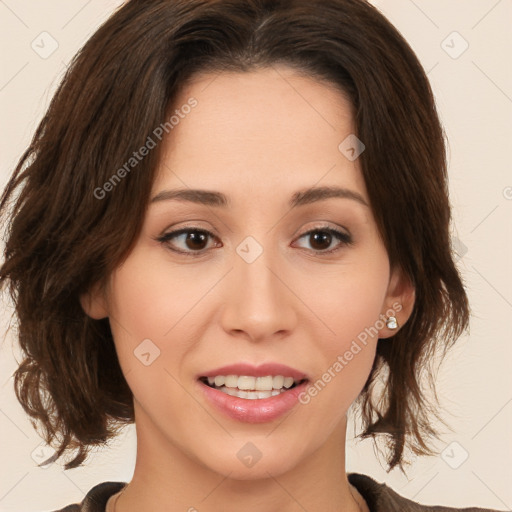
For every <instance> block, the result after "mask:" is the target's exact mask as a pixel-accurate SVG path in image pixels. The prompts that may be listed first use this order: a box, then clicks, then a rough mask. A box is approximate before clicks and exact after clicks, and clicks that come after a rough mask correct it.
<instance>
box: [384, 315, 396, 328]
mask: <svg viewBox="0 0 512 512" xmlns="http://www.w3.org/2000/svg"><path fill="white" fill-rule="evenodd" d="M386 327H387V328H388V329H397V328H398V322H397V321H396V317H394V316H389V317H388V319H387V320H386Z"/></svg>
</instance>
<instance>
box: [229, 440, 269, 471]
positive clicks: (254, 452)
mask: <svg viewBox="0 0 512 512" xmlns="http://www.w3.org/2000/svg"><path fill="white" fill-rule="evenodd" d="M236 456H237V457H238V460H239V461H240V462H241V463H242V464H243V465H244V466H247V467H248V468H252V467H253V466H254V465H255V464H256V463H257V462H258V461H259V460H260V459H261V457H262V456H263V454H262V453H261V451H260V450H259V449H258V447H257V446H256V445H254V444H253V443H251V442H250V441H249V442H248V443H245V444H244V446H242V448H240V450H238V452H237V454H236Z"/></svg>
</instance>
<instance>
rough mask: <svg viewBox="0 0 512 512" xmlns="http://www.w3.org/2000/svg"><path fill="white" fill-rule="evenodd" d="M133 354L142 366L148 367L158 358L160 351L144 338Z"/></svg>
mask: <svg viewBox="0 0 512 512" xmlns="http://www.w3.org/2000/svg"><path fill="white" fill-rule="evenodd" d="M133 354H134V355H135V357H136V358H137V359H138V360H139V361H140V362H141V363H142V364H143V365H144V366H149V365H150V364H153V361H154V360H155V359H157V358H158V357H159V356H160V349H159V348H158V347H157V346H156V345H155V344H154V343H153V342H152V341H151V340H150V339H149V338H146V339H145V340H142V342H141V343H139V344H138V345H137V347H136V348H135V350H134V351H133Z"/></svg>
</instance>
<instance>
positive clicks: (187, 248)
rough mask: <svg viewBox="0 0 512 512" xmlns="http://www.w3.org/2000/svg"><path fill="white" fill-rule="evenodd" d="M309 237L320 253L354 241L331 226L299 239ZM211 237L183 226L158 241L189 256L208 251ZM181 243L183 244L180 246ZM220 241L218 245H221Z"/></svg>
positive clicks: (335, 249) (207, 232)
mask: <svg viewBox="0 0 512 512" xmlns="http://www.w3.org/2000/svg"><path fill="white" fill-rule="evenodd" d="M307 237H309V238H310V240H311V241H312V249H311V250H312V251H314V252H317V253H320V254H330V253H333V252H335V251H338V250H340V249H341V248H342V247H343V246H346V245H350V244H352V243H353V240H352V237H351V236H350V235H349V234H348V233H344V232H343V231H339V230H337V229H334V228H330V227H321V228H316V229H312V230H310V231H308V232H306V233H304V234H302V235H301V236H300V237H299V240H301V239H303V238H307ZM209 239H216V240H218V239H217V237H216V236H215V235H214V234H213V233H211V232H210V231H207V230H204V229H199V228H190V227H188V228H182V229H178V230H176V231H171V232H169V233H165V234H164V235H162V236H160V237H158V238H156V240H157V241H158V242H160V243H161V244H163V245H165V246H166V247H168V248H169V249H170V250H171V251H173V252H177V253H180V254H185V255H187V256H201V255H202V254H203V253H204V252H206V251H207V250H208V249H209V247H208V240H209ZM335 240H338V241H339V243H338V245H337V246H335V247H334V248H333V249H329V247H330V246H331V244H332V243H333V241H335ZM180 244H181V246H180ZM220 246H221V244H220V242H219V243H218V244H217V247H220Z"/></svg>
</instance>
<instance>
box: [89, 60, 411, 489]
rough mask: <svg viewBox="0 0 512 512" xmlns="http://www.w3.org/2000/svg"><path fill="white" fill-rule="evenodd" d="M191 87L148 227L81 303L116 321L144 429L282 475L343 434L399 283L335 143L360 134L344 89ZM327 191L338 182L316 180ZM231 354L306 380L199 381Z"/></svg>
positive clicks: (214, 81)
mask: <svg viewBox="0 0 512 512" xmlns="http://www.w3.org/2000/svg"><path fill="white" fill-rule="evenodd" d="M190 98H194V99H195V101H196V102H197V104H196V105H195V106H194V107H193V108H190V109H189V108H183V109H182V110H181V111H180V112H181V116H180V117H179V122H178V123H176V124H175V125H174V127H173V128H172V132H171V133H170V136H169V137H168V139H167V140H166V141H165V143H166V146H165V154H164V158H163V160H162V162H161V167H160V169H159V173H158V176H157V178H156V180H155V183H154V186H153V192H152V198H153V200H152V201H151V203H150V204H149V207H148V209H147V214H146V217H145V220H144V225H143V228H142V231H141V233H140V237H139V238H138V241H137V243H136V245H135V246H134V248H133V250H132V252H131V253H130V255H129V256H128V258H127V259H126V261H125V262H124V263H123V264H122V265H121V266H120V267H118V268H117V269H116V271H115V272H114V273H113V274H112V276H111V278H110V281H109V284H108V287H107V292H106V295H104V296H103V295H101V296H98V297H96V298H95V300H94V301H93V302H92V303H93V304H94V305H93V306H90V307H89V309H88V313H89V314H91V316H95V317H98V318H99V317H101V316H109V318H110V324H111V328H112V332H113V336H114V340H115V345H116V349H117V353H118V356H119V360H120V364H121V367H122V369H123V372H124V374H125V376H126V380H127V382H128V384H129V386H130V388H131V390H132V391H133V394H134V403H135V410H136V424H137V432H138V436H139V437H140V439H139V442H142V443H150V442H151V441H149V439H150V438H151V439H153V440H154V439H158V443H159V446H160V447H161V449H162V451H165V450H167V449H168V450H169V451H171V452H173V453H180V454H181V455H182V456H183V457H185V458H187V460H189V461H193V462H194V463H197V464H199V465H200V466H202V467H204V468H206V469H209V470H212V471H215V472H218V473H221V474H227V473H228V472H231V476H232V477H234V478H240V479H250V478H258V477H261V476H262V475H265V474H266V472H267V471H268V472H270V473H272V474H274V475H277V474H280V473H282V472H284V471H287V470H290V469H292V468H293V467H295V466H297V465H298V464H300V463H301V462H303V461H304V460H307V458H308V457H311V456H312V454H313V453H315V452H318V450H320V449H321V448H322V447H323V446H327V445H328V443H329V442H330V440H332V439H333V438H334V436H336V435H337V434H338V433H339V432H340V431H341V429H342V427H343V426H344V423H345V414H346V412H347V410H348V408H349V406H350V405H351V403H352V402H353V401H354V400H355V399H356V397H357V396H358V395H359V393H360V391H361V389H362V387H363V385H364V383H365V381H366V379H367V377H368V374H369V372H370V369H371V367H372V363H373V360H374V356H375V348H376V343H377V338H378V337H381V338H385V337H388V336H390V335H392V334H393V332H394V331H391V330H389V329H388V328H387V327H386V326H385V325H384V322H383V321H382V319H383V318H384V316H383V315H385V314H386V312H387V314H388V315H389V314H392V313H393V309H392V308H395V309H394V311H395V313H396V314H395V316H396V317H397V318H398V321H399V323H401V324H403V323H404V322H405V320H406V317H405V315H406V314H407V308H406V307H404V297H403V295H402V294H403V290H404V288H403V286H401V281H400V276H399V275H398V274H396V273H394V272H391V270H390V266H389V260H388V256H387V253H386V250H385V248H384V245H383V243H382V240H381V239H380V237H379V233H378V231H377V227H376V224H375V220H374V218H373V215H372V212H371V209H370V206H369V205H370V203H369V198H368V195H367V191H366V187H365V183H364V180H363V177H362V174H361V170H360V168H359V164H358V159H355V160H353V159H351V158H347V156H346V155H347V154H348V155H350V153H346V152H343V151H341V150H340V149H339V148H338V146H339V145H340V143H341V142H342V141H344V140H345V139H346V137H347V136H349V135H350V134H353V133H354V131H355V128H354V124H353V118H352V111H351V106H350V103H349V102H348V101H347V100H346V99H345V98H344V96H343V94H342V93H341V92H340V91H338V90H336V89H335V88H334V87H332V86H330V85H328V84H325V83H321V82H318V81H316V80H314V79H312V78H307V77H304V76H301V75H299V74H297V73H296V72H295V71H293V70H291V69H289V68H286V67H281V68H274V69H265V70H259V71H254V72H250V73H240V74H235V73H232V74H228V73H226V74H220V75H218V76H217V75H204V76H200V77H197V78H196V79H195V80H194V81H193V82H192V83H191V84H189V85H188V86H187V89H185V90H183V91H182V93H181V96H180V98H178V99H177V101H176V105H175V108H176V109H178V110H179V109H180V107H181V106H183V105H187V104H191V103H190V101H189V100H190ZM185 112H188V113H187V114H185ZM323 187H329V188H332V189H338V192H337V193H333V192H331V193H330V194H324V195H322V194H319V193H317V194H311V193H310V194H309V195H308V194H306V192H308V191H309V192H311V191H312V190H314V189H319V188H323ZM191 190H201V191H207V192H210V193H211V194H210V195H207V196H205V195H201V194H200V193H196V194H192V193H191V192H190V191H191ZM173 191H187V192H188V196H176V194H175V193H174V192H173ZM219 194H222V196H220V195H219ZM172 196H173V197H172ZM397 305H398V306H397ZM86 307H87V306H86ZM400 310H402V311H401V312H399V311H400ZM239 363H245V364H249V365H253V366H256V367H258V366H260V365H263V364H267V363H277V364H281V365H286V366H287V367H289V368H291V369H293V370H295V371H296V372H297V373H299V374H301V375H302V376H305V377H306V379H307V381H306V382H305V383H304V384H302V385H301V387H300V390H301V393H300V395H299V396H298V397H297V395H298V393H297V391H296V390H295V394H293V393H294V388H292V389H291V390H289V391H285V392H283V393H280V394H279V395H278V396H275V397H271V398H266V399H261V400H262V402H261V404H264V406H259V405H258V404H257V403H258V401H259V400H258V399H255V400H251V399H249V398H245V399H243V398H234V397H231V396H229V395H227V394H226V393H223V392H222V391H218V390H214V389H212V388H210V387H208V386H207V385H206V384H204V383H203V382H201V380H199V377H201V376H203V377H204V376H205V375H212V373H211V372H213V375H215V370H216V369H218V368H220V367H222V366H225V365H236V364H239ZM287 371H288V370H286V369H281V370H279V369H274V370H271V372H272V374H274V375H275V376H277V375H280V374H283V373H286V372H287ZM225 373H228V374H235V375H246V374H247V373H249V372H243V370H240V371H239V372H237V371H236V370H235V371H232V372H225ZM268 373H270V371H269V372H268ZM296 380H299V379H298V378H297V379H296ZM277 381H279V379H277ZM221 382H222V380H221ZM236 382H237V383H238V384H239V385H241V384H240V382H241V381H240V380H237V381H236ZM247 382H252V381H247ZM261 382H263V381H261ZM266 382H267V383H268V379H267V380H266ZM272 383H273V384H274V383H275V380H272ZM235 385H236V384H235ZM281 385H282V384H281ZM242 387H243V386H242ZM252 387H254V386H252ZM278 387H280V386H279V385H278ZM285 389H286V388H285ZM297 389H298V387H297ZM315 389H316V392H315ZM212 394H213V395H215V396H216V397H217V398H216V399H214V398H212ZM285 395H286V396H287V398H285ZM219 396H220V397H221V398H220V400H221V401H223V402H224V406H219V405H218V402H217V400H218V399H219V398H218V397H219ZM263 400H264V401H263ZM272 401H274V402H275V404H279V405H275V404H274V403H272ZM242 402H243V403H242ZM240 404H242V405H240ZM249 404H250V405H249ZM269 404H270V405H269ZM247 443H252V444H247ZM240 450H242V451H240ZM243 450H245V452H244V451H243ZM246 452H247V453H249V455H256V456H257V457H258V456H261V459H260V460H259V461H258V463H257V464H255V465H253V466H251V467H249V465H245V464H243V463H241V460H242V458H241V457H243V455H244V454H246ZM258 452H259V453H260V454H261V455H257V453H258Z"/></svg>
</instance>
